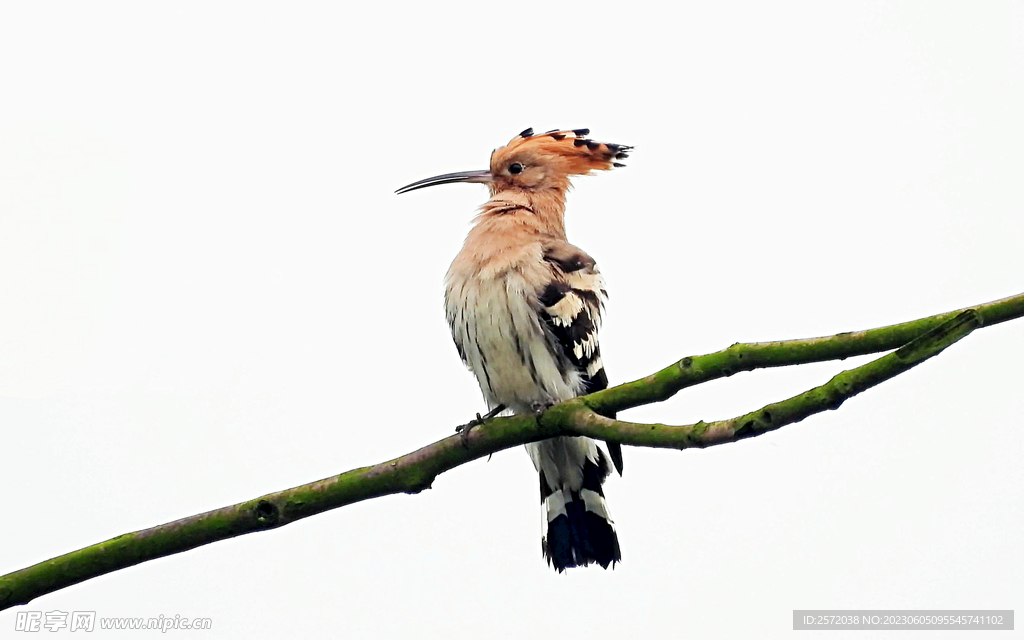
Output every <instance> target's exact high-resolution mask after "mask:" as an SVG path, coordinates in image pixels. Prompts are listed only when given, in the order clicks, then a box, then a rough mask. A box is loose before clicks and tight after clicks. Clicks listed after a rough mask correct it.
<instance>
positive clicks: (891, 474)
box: [0, 2, 1024, 639]
mask: <svg viewBox="0 0 1024 640" xmlns="http://www.w3.org/2000/svg"><path fill="white" fill-rule="evenodd" d="M844 4H845V3H844ZM854 4H855V5H856V6H853V5H854ZM371 5H372V3H361V4H360V5H359V6H355V7H352V6H345V3H326V2H325V3H318V4H307V5H304V6H301V7H300V6H297V5H296V4H294V3H285V4H281V3H275V4H274V5H271V4H269V3H251V2H250V3H235V4H225V3H210V2H177V3H172V4H170V3H164V6H163V7H162V8H160V7H157V6H156V3H134V2H132V3H129V2H126V3H121V4H114V3H89V6H86V4H85V3H76V4H70V3H69V4H68V5H53V4H48V3H27V2H26V3H6V4H5V5H4V8H3V9H2V10H0V92H2V98H0V305H2V310H0V427H2V433H3V441H2V442H3V444H2V448H0V485H2V486H3V488H4V492H3V495H4V505H3V516H2V520H3V523H2V532H3V533H2V538H3V541H2V544H0V573H6V572H8V571H13V570H16V569H19V568H22V567H24V566H28V565H30V564H34V563H36V562H39V561H42V560H45V559H47V558H50V557H52V556H55V555H59V554H62V553H65V552H69V551H72V550H74V549H78V548H80V547H83V546H86V545H88V544H92V543H95V542H99V541H101V540H105V539H108V538H111V537H114V536H116V535H119V534H121V533H125V532H129V531H134V530H138V529H142V528H146V527H149V526H153V525H156V524H160V523H163V522H167V521H170V520H173V519H176V518H179V517H183V516H187V515H191V514H194V513H198V512H201V511H205V510H209V509H213V508H217V507H221V506H224V505H227V504H231V503H235V502H239V501H243V500H247V499H251V498H254V497H257V496H259V495H262V494H264V493H267V492H271V491H275V490H279V489H284V488H287V487H291V486H294V485H298V484H302V483H305V482H309V481H312V480H317V479H320V478H323V477H326V476H330V475H333V474H336V473H339V472H342V471H345V470H347V469H350V468H353V467H356V466H362V465H367V464H371V463H375V462H379V461H382V460H385V459H388V458H390V457H393V456H396V455H400V454H403V453H407V452H410V451H412V450H414V449H415V448H418V447H420V446H422V445H425V444H427V443H429V442H432V441H434V440H437V439H438V438H441V437H443V436H446V435H448V434H449V433H451V431H452V429H453V428H454V426H455V425H456V424H459V423H461V422H465V421H466V420H467V419H468V418H470V417H471V416H472V414H473V413H474V412H476V411H479V410H481V409H482V408H483V404H482V400H481V399H480V396H479V391H478V388H477V386H476V383H475V381H474V380H473V378H472V376H471V375H470V374H469V373H468V372H467V371H465V370H464V368H463V366H462V364H461V362H460V361H459V359H458V356H457V354H456V352H455V349H454V347H453V346H452V343H451V339H450V337H449V334H448V328H447V325H446V324H445V320H444V314H443V310H442V278H443V275H444V273H445V270H446V269H447V267H448V263H449V262H450V260H451V259H452V257H453V256H454V255H455V253H456V252H457V250H458V248H459V247H460V245H461V243H462V240H463V237H464V235H465V232H466V231H467V229H468V223H469V220H470V218H471V217H472V215H473V214H474V209H475V207H477V206H478V205H479V204H481V203H482V202H483V200H484V198H485V191H484V189H483V188H482V187H479V186H469V185H459V186H449V187H438V188H434V189H430V190H426V191H420V192H416V193H414V194H410V195H405V196H395V195H394V194H393V191H394V189H396V188H397V187H399V186H401V185H403V184H406V183H408V182H411V181H413V180H417V179H420V178H424V177H427V176H431V175H434V174H438V173H445V172H449V171H456V170H463V169H475V168H484V167H486V163H487V159H488V155H489V153H490V151H491V150H492V149H493V148H494V147H497V146H500V145H502V144H504V143H505V142H506V141H507V140H508V139H509V138H510V137H512V136H513V135H514V134H515V133H517V132H518V131H520V130H521V129H524V128H526V127H528V126H533V127H535V128H537V129H538V130H546V129H551V128H555V127H568V128H573V127H590V128H591V129H592V131H593V136H594V137H595V138H597V139H600V140H607V141H610V142H619V143H625V144H633V145H635V146H636V151H635V153H634V154H633V156H632V158H631V159H630V160H629V161H628V163H629V165H630V166H629V167H628V168H627V169H624V170H621V171H615V172H611V173H609V174H602V175H600V176H596V177H593V178H582V179H578V180H577V181H576V190H575V191H574V192H573V193H572V194H571V196H570V198H569V205H568V230H569V238H570V240H571V241H572V242H573V243H575V244H577V245H579V246H581V247H583V248H585V249H586V250H587V251H588V252H590V253H591V254H592V255H593V256H595V257H596V259H597V260H598V264H599V265H600V267H601V268H602V271H603V272H604V274H605V276H606V279H607V281H608V283H609V290H610V293H611V300H610V303H609V307H608V313H607V320H606V324H605V328H604V331H603V333H602V352H603V354H604V358H605V362H606V364H607V367H608V372H609V375H610V377H611V380H612V382H613V383H618V382H624V381H627V380H631V379H635V378H637V377H640V376H642V375H645V374H647V373H650V372H652V371H654V370H656V369H658V368H661V367H662V366H665V365H667V364H669V363H670V362H672V361H674V360H677V359H679V358H681V357H683V356H686V355H694V354H700V353H706V352H710V351H715V350H718V349H720V348H723V347H726V346H728V345H729V344H731V343H733V342H736V341H756V340H774V339H784V338H801V337H810V336H816V335H827V334H833V333H837V332H840V331H846V330H855V329H865V328H871V327H875V326H880V325H884V324H890V323H894V322H900V321H904V320H910V319H914V318H918V317H921V316H924V315H929V314H933V313H938V312H942V311H949V310H952V309H956V308H960V307H964V306H968V305H971V304H974V303H981V302H986V301H990V300H994V299H997V298H1001V297H1004V296H1008V295H1011V294H1016V293H1019V292H1020V291H1022V290H1024V251H1022V249H1021V246H1022V241H1024V188H1022V176H1024V118H1022V115H1021V114H1024V6H1022V5H1021V4H1020V3H1018V2H980V3H967V2H958V3H935V2H929V3H893V2H880V3H873V4H870V3H850V4H849V6H847V7H846V8H839V7H838V3H821V2H807V3H785V4H782V3H760V2H754V3H747V4H725V3H712V2H701V3H688V4H682V5H678V6H673V7H669V6H667V4H661V5H644V4H642V3H621V2H618V3H612V4H604V5H598V4H593V3H580V4H575V5H565V6H553V5H549V4H540V3H537V4H534V3H530V2H519V3H513V4H508V3H465V4H462V5H459V6H455V5H445V4H439V3H416V4H412V3H410V4H409V6H405V7H398V6H391V7H386V6H377V5H373V6H371ZM1022 358H1024V321H1017V322H1014V323H1008V324H1004V325H1000V326H997V327H993V328H986V329H983V330H981V331H978V332H977V333H975V334H974V335H972V336H970V337H969V338H967V339H966V340H964V341H963V342H961V343H958V344H957V345H956V346H954V347H952V348H951V349H950V350H949V351H947V352H946V353H944V354H942V355H941V356H940V357H938V358H936V359H934V360H932V361H929V362H928V363H926V364H924V365H922V366H920V367H919V368H917V369H914V370H913V371H911V372H909V373H907V374H905V375H903V376H900V377H899V378H897V379H895V380H893V381H891V382H888V383H886V384H884V385H883V386H881V387H879V388H877V389H874V390H871V391H869V392H867V393H865V394H864V395H862V396H859V397H857V398H856V399H854V400H851V401H850V402H848V403H847V404H846V405H844V406H843V407H842V408H841V409H840V410H839V411H835V412H828V413H825V414H819V415H817V416H814V417H812V418H810V419H808V420H806V421H804V422H802V423H800V424H798V425H793V426H788V427H785V428H784V429H782V430H781V431H779V432H776V433H773V434H770V435H766V436H763V437H759V438H756V439H753V440H747V441H744V442H742V443H739V444H732V445H726V446H721V447H715V448H713V449H710V450H706V451H687V452H682V453H680V452H672V451H660V450H647V449H635V448H628V449H627V450H626V473H625V477H623V478H621V479H620V478H617V477H616V478H613V479H612V480H611V481H610V482H609V483H608V485H607V493H608V497H609V503H610V505H611V509H612V512H613V514H614V516H615V518H616V522H617V526H618V530H619V536H620V539H621V543H622V548H623V556H624V558H625V560H624V562H623V563H622V564H621V565H620V566H619V567H618V568H616V569H615V570H614V571H608V572H605V571H601V570H600V569H593V568H592V569H587V570H576V571H572V572H570V573H568V574H566V575H561V576H559V575H557V574H555V573H554V572H553V571H552V570H551V569H549V568H548V567H547V566H546V565H545V564H544V562H543V560H542V559H541V555H540V539H539V538H540V532H541V522H540V520H541V513H540V508H539V505H538V504H537V487H536V485H537V478H536V474H535V472H534V470H533V468H532V465H531V464H530V462H529V459H528V458H527V456H526V455H524V453H523V452H522V451H521V450H513V451H507V452H503V453H501V454H498V455H495V456H494V457H493V459H491V460H490V461H489V462H488V461H486V460H480V461H476V462H473V463H471V464H468V465H465V466H463V467H460V468H458V469H456V470H454V471H452V472H449V473H446V474H444V475H442V476H440V477H438V478H437V480H436V481H435V483H434V488H433V490H431V491H427V492H425V493H423V494H420V495H417V496H405V495H401V496H392V497H387V498H383V499H377V500H372V501H369V502H365V503H361V504H358V505H354V506H349V507H346V508H343V509H340V510H337V511H334V512H331V513H328V514H324V515H320V516H317V517H313V518H310V519H307V520H304V521H301V522H299V523H295V524H292V525H290V526H287V527H284V528H282V529H279V530H276V531H272V532H267V533H260V534H256V535H249V536H244V537H242V538H237V539H234V540H230V541H226V542H220V543H216V544H214V545H210V546H207V547H204V548H201V549H197V550H193V551H190V552H187V553H184V554H181V555H176V556H172V557H169V558H165V559H161V560H158V561H155V562H149V563H146V564H143V565H140V566H137V567H134V568H131V569H128V570H124V571H118V572H116V573H113V574H110V575H107V576H104V577H101V578H98V579H94V580H90V581H88V582H85V583H83V584H80V585H77V586H75V587H72V588H69V589H65V590H63V591H60V592H57V593H55V594H52V595H48V596H44V597H42V598H39V599H38V600H36V601H34V602H33V603H31V604H30V605H28V606H27V607H26V609H29V610H40V611H52V610H57V609H59V610H63V611H71V610H94V611H96V612H98V615H100V616H146V617H148V616H157V615H159V614H164V615H170V616H173V615H175V614H180V615H182V616H187V617H211V618H213V621H214V631H212V632H205V633H195V634H194V635H192V634H190V633H189V632H182V631H178V632H168V634H172V633H173V635H175V637H182V638H184V637H196V638H199V637H203V638H209V637H217V638H281V637H308V638H328V637H332V638H333V637H396V638H402V637H411V636H414V635H415V636H417V637H556V636H560V637H586V638H604V637H610V638H629V637H683V636H687V637H703V638H709V637H718V638H753V637H758V638H788V637H792V636H795V637H800V638H802V637H804V636H803V635H800V634H797V633H795V632H793V631H792V630H791V624H792V619H791V618H792V610H793V609H795V608H884V609H895V608H928V609H940V608H1015V609H1017V611H1018V612H1020V611H1022V610H1024V600H1022V596H1024V581H1022V580H1021V577H1020V576H1021V573H1022V571H1024V547H1022V545H1021V544H1020V542H1021V539H1022V534H1024V471H1022V467H1021V463H1020V460H1021V454H1022V452H1024V428H1022V427H1024V425H1022V422H1024V418H1022V416H1024V393H1022V392H1021V386H1022V378H1024V376H1022V374H1021V365H1020V360H1021V359H1022ZM862 361H863V359H857V360H850V361H847V362H843V363H839V362H836V363H824V364H819V365H813V366H805V367H800V368H797V369H787V370H773V371H764V372H757V373H752V374H751V373H748V374H742V375H738V376H735V377H733V378H729V379H726V380H721V381H718V382H714V383H711V384H707V385H702V386H701V387H699V388H695V389H690V390H687V391H685V392H682V393H680V394H679V395H678V396H677V397H675V398H674V399H673V400H671V401H670V402H667V403H664V404H661V405H654V406H650V407H646V408H643V409H637V410H633V411H629V412H626V413H625V414H624V415H625V417H626V418H627V419H630V420H637V421H643V420H659V421H666V422H670V423H688V422H692V421H696V420H699V419H706V420H711V419H718V418H727V417H732V416H734V415H738V414H740V413H743V412H746V411H749V410H752V409H754V408H757V407H760V406H762V405H763V404H765V403H767V402H771V401H775V400H779V399H782V398H785V397H789V396H791V395H793V394H795V393H798V392H800V391H803V390H805V389H807V388H810V387H811V386H815V385H817V384H820V383H822V382H825V381H826V380H828V379H829V378H830V377H831V376H832V375H833V374H834V373H835V372H837V371H840V370H842V369H844V368H849V367H851V366H854V365H855V364H857V363H859V362H862ZM14 615H15V614H14V612H13V611H7V612H4V613H0V637H8V635H14V636H15V637H20V635H21V634H14V632H13V628H14ZM43 633H44V635H45V634H46V633H47V632H43ZM62 633H64V634H66V633H68V632H67V631H64V632H62ZM53 635H55V636H56V635H57V634H53ZM840 636H841V637H846V636H845V635H843V634H842V633H841V632H836V633H835V634H834V636H832V637H840ZM883 636H885V634H880V633H879V634H874V633H869V632H862V633H860V634H858V638H865V639H868V638H875V637H883ZM90 637H95V638H103V637H108V636H104V635H103V634H102V633H101V632H99V631H96V632H94V634H92V636H90ZM109 637H111V638H115V637H116V638H123V637H124V633H123V632H122V633H120V634H118V633H116V632H111V635H109ZM168 637H169V636H168ZM808 637H809V636H808ZM815 637H830V636H828V635H827V634H815ZM900 637H902V635H900ZM943 637H944V636H943ZM956 637H957V638H968V637H972V634H971V633H970V632H960V633H958V634H956ZM985 637H987V635H986V636H985Z"/></svg>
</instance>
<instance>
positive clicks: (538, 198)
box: [475, 189, 565, 240]
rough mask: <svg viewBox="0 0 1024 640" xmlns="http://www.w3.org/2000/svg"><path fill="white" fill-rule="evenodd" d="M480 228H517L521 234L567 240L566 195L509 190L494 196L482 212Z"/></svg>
mask: <svg viewBox="0 0 1024 640" xmlns="http://www.w3.org/2000/svg"><path fill="white" fill-rule="evenodd" d="M475 223H476V226H477V227H482V229H481V230H483V228H488V227H493V228H499V227H510V226H514V227H517V228H518V229H519V230H520V232H525V233H528V234H536V235H541V236H552V237H555V238H559V239H561V240H564V239H565V191H564V190H561V189H549V190H543V191H524V190H517V189H509V190H505V191H499V192H497V193H495V194H494V195H492V196H491V199H490V200H488V201H487V203H486V204H484V205H483V206H482V207H481V208H480V215H478V216H477V218H476V220H475Z"/></svg>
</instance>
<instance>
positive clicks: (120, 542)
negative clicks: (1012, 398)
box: [0, 294, 1024, 610]
mask: <svg viewBox="0 0 1024 640" xmlns="http://www.w3.org/2000/svg"><path fill="white" fill-rule="evenodd" d="M1021 316H1024V294H1020V295H1017V296H1013V297H1010V298H1005V299H1003V300H998V301H996V302H991V303H988V304H984V305H980V306H978V307H974V308H973V309H969V310H965V311H962V312H955V311H954V312H950V313H944V314H940V315H937V316H931V317H928V318H923V319H921V320H916V321H913V322H907V323H903V324H898V325H893V326H890V327H882V328H880V329H872V330H870V331H861V332H857V333H844V334H839V335H837V336H832V337H828V338H812V339H809V340H791V341H785V342H767V343H753V344H735V345H733V346H731V347H729V348H728V349H725V350H723V351H719V352H717V353H712V354H708V355H704V356H696V357H692V358H684V359H683V360H681V361H679V362H678V363H676V364H674V365H672V366H670V367H668V368H666V369H663V370H662V371H659V372H657V373H655V374H653V375H651V376H648V377H646V378H643V379H641V380H637V381H634V382H630V383H627V384H624V385H619V386H617V387H613V388H611V389H607V390H605V391H600V392H598V393H595V394H592V395H590V396H586V397H584V398H577V399H574V400H571V401H569V402H564V403H561V404H559V405H556V406H554V407H552V408H551V409H549V410H548V411H547V412H546V413H545V414H544V415H543V416H542V417H541V419H540V420H537V419H536V418H535V417H534V416H532V415H530V416H512V417H507V418H496V419H494V420H490V421H488V422H487V423H486V424H485V425H483V426H481V427H477V428H475V429H473V430H472V431H471V433H470V434H469V437H468V440H467V442H466V444H465V445H463V442H462V440H461V438H460V437H459V436H451V437H448V438H445V439H443V440H440V441H438V442H435V443H433V444H430V445H428V446H426V447H424V448H422V449H419V450H418V451H415V452H413V453H410V454H408V455H405V456H402V457H399V458H395V459H394V460H389V461H387V462H384V463H381V464H377V465H374V466H372V467H363V468H360V469H353V470H352V471H347V472H345V473H342V474H340V475H337V476H333V477H330V478H326V479H324V480H320V481H318V482H313V483H310V484H306V485H302V486H299V487H295V488H292V489H286V490H284V491H279V492H277V493H272V494H268V495H265V496H263V497H261V498H257V499H255V500H250V501H248V502H243V503H240V504H236V505H232V506H229V507H224V508H221V509H217V510H214V511H209V512H206V513H202V514H198V515H194V516H190V517H188V518H183V519H181V520H176V521H174V522H170V523H167V524H163V525H159V526H156V527H153V528H151V529H145V530H143V531H137V532H134V533H128V534H125V535H122V536H118V537H116V538H113V539H111V540H107V541H106V542H101V543H99V544H94V545H92V546H89V547H85V548H83V549H79V550H78V551H73V552H71V553H68V554H65V555H62V556H58V557H56V558H52V559H50V560H47V561H45V562H41V563H39V564H36V565H33V566H31V567H27V568H25V569H21V570H20V571H15V572H13V573H10V574H7V575H5V576H0V610H3V609H6V608H9V607H13V606H16V605H19V604H25V603H27V602H29V601H31V600H32V599H34V598H36V597H38V596H41V595H44V594H47V593H51V592H53V591H57V590H58V589H63V588H65V587H68V586H71V585H73V584H77V583H79V582H82V581H84V580H88V579H90V578H95V577H97V576H101V575H103V574H106V573H110V572H112V571H116V570H118V569H124V568H126V567H130V566H132V565H136V564H139V563H141V562H146V561H147V560H153V559H155V558H161V557H164V556H168V555H172V554H175V553H181V552H182V551H187V550H189V549H194V548H195V547H198V546H201V545H204V544H209V543H211V542H217V541H218V540H226V539H228V538H232V537H235V536H239V535H243V534H246V533H254V532H257V531H265V530H268V529H274V528H277V527H281V526H284V525H286V524H289V523H291V522H294V521H296V520H300V519H302V518H306V517H309V516H312V515H316V514H318V513H322V512H324V511H328V510H330V509H336V508H338V507H342V506H345V505H348V504H352V503H354V502H359V501H361V500H367V499H370V498H376V497H379V496H384V495H389V494H393V493H417V492H419V491H422V490H423V489H427V488H429V487H430V485H431V483H432V482H433V479H434V478H435V477H436V476H437V475H438V474H440V473H443V472H445V471H448V470H449V469H453V468H454V467H457V466H459V465H462V464H465V463H467V462H469V461H471V460H475V459H477V458H481V457H483V456H487V455H490V454H492V453H495V452H497V451H501V450H503V449H508V448H510V447H513V446H516V445H521V444H525V443H527V442H534V441H537V440H542V439H544V438H550V437H553V436H557V435H585V436H591V437H595V438H600V439H605V440H612V441H618V442H622V443H625V444H631V445H637V446H650V447H672V448H677V449H684V448H689V447H707V446H711V445H715V444H721V443H725V442H731V441H735V440H738V439H740V438H744V437H749V436H753V435H758V434H760V433H764V432H767V431H770V430H773V429H777V428H779V427H781V426H783V425H786V424H791V423H793V422H797V421H799V420H802V419H803V418H805V417H807V416H809V415H811V414H814V413H818V412H821V411H825V410H828V409H835V408H838V406H839V405H840V404H842V402H843V401H844V400H846V399H847V398H849V397H852V396H853V395H856V394H857V393H860V392H861V391H864V390H865V389H868V388H870V387H872V386H874V385H876V384H879V383H881V382H884V381H885V380H888V379H889V378H891V377H893V376H895V375H899V374H900V373H902V372H904V371H906V370H907V369H909V368H911V367H913V366H915V365H916V364H919V363H920V362H923V361H924V360H926V359H928V358H930V357H932V356H933V355H936V354H937V353H939V352H941V351H942V350H943V349H945V348H946V347H948V346H949V345H951V344H953V343H954V342H956V341H957V340H959V339H961V338H963V337H964V336H966V335H967V334H968V333H970V332H971V331H973V330H974V329H975V328H977V327H980V326H987V325H992V324H996V323H999V322H1004V321H1006V320H1010V319H1013V318H1018V317H1021ZM891 349H897V351H895V352H894V353H891V354H888V355H886V356H883V357H881V358H878V359H877V360H874V361H872V362H869V363H868V364H865V365H863V366H860V367H857V368H855V369H850V370H848V371H844V372H843V373H840V374H839V375H837V376H835V377H834V378H833V379H832V380H831V381H829V382H828V383H826V384H824V385H822V386H820V387H817V388H815V389H811V390H809V391H807V392H804V393H802V394H800V395H797V396H794V397H793V398H790V399H788V400H784V401H782V402H778V403H774V404H771V405H768V406H766V407H764V408H762V409H759V410H757V411H754V412H752V413H748V414H746V415H743V416H739V417H737V418H733V419H732V420H723V421H719V422H711V423H704V422H700V423H697V424H694V425H687V426H681V427H680V426H669V425H662V424H637V423H630V422H623V421H619V420H612V419H609V418H605V417H603V416H602V415H600V414H601V413H608V412H609V411H621V410H623V409H628V408H630V407H635V406H639V405H642V404H647V403H651V402H657V401H659V400H663V399H665V398H668V397H670V396H672V395H673V394H675V393H676V392H677V391H679V390H680V389H683V388H685V387H688V386H692V385H695V384H699V383H701V382H705V381H708V380H714V379H716V378H720V377H723V376H728V375H732V374H733V373H736V372H737V371H749V370H752V369H757V368H763V367H776V366H784V365H792V364H802V363H807V362H820V361H823V360H835V359H841V358H847V357H850V356H855V355H863V354H867V353H876V352H879V351H888V350H891Z"/></svg>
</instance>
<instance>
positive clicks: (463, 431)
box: [455, 404, 505, 449]
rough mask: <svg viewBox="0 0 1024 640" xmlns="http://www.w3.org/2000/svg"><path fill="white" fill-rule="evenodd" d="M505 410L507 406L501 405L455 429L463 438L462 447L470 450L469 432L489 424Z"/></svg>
mask: <svg viewBox="0 0 1024 640" xmlns="http://www.w3.org/2000/svg"><path fill="white" fill-rule="evenodd" d="M504 410H505V405H503V404H499V405H498V406H496V407H494V408H493V409H491V410H490V411H488V412H487V413H485V414H484V415H480V414H479V413H478V414H476V417H475V418H473V419H472V420H470V421H469V422H467V423H466V424H460V425H459V426H457V427H455V433H458V434H460V435H461V436H462V446H464V447H466V448H467V449H468V448H469V430H470V429H472V428H473V427H479V426H480V425H482V424H483V423H485V422H487V421H488V420H490V419H491V418H493V417H495V416H496V415H498V414H499V413H501V412H502V411H504Z"/></svg>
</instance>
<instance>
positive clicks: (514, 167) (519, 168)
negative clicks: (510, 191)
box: [508, 162, 523, 175]
mask: <svg viewBox="0 0 1024 640" xmlns="http://www.w3.org/2000/svg"><path fill="white" fill-rule="evenodd" d="M508 172H509V173H511V174H513V175H515V174H517V173H522V172H523V165H521V164H519V163H518V162H513V163H512V164H510V165H508Z"/></svg>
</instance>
